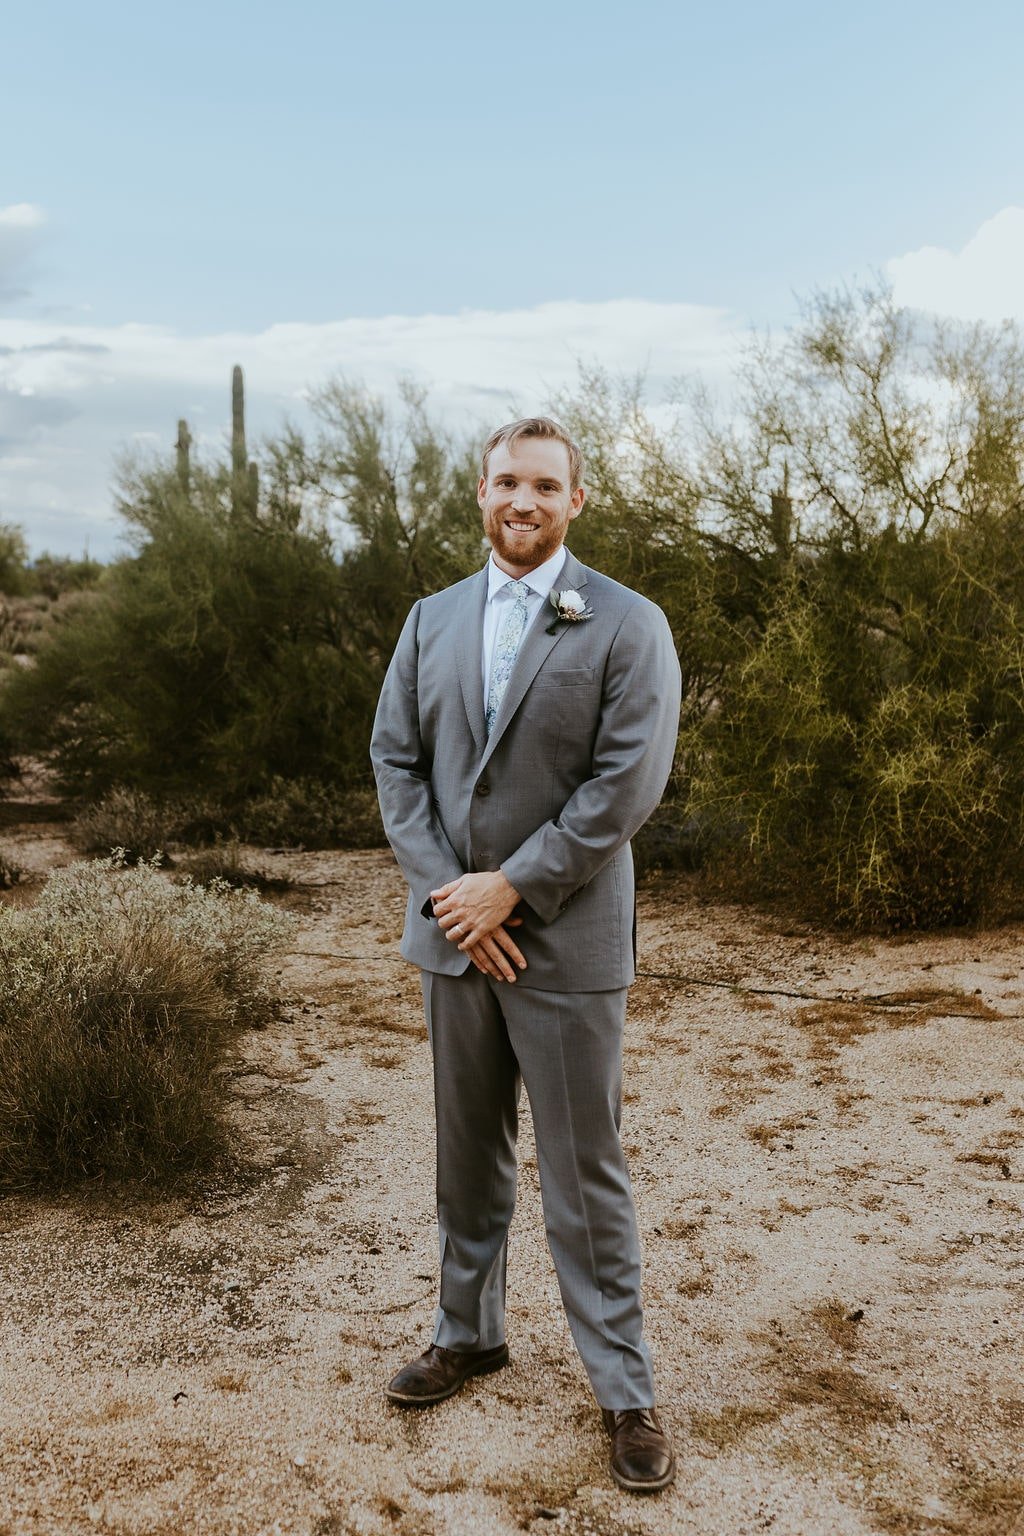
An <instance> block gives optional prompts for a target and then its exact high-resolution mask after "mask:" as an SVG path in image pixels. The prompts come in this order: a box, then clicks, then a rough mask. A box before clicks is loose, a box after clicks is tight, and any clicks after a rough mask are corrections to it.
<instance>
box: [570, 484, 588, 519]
mask: <svg viewBox="0 0 1024 1536" xmlns="http://www.w3.org/2000/svg"><path fill="white" fill-rule="evenodd" d="M586 499H587V493H586V490H585V488H584V487H583V486H582V485H578V486H577V487H576V489H575V490H574V491H573V493H572V495H571V496H570V497H569V509H570V510H569V516H570V517H579V515H580V513H581V512H582V511H583V503H584V502H585V501H586Z"/></svg>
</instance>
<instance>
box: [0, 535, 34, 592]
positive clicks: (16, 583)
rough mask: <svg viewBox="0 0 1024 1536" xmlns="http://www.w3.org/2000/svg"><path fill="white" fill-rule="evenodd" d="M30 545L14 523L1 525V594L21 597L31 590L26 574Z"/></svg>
mask: <svg viewBox="0 0 1024 1536" xmlns="http://www.w3.org/2000/svg"><path fill="white" fill-rule="evenodd" d="M27 561H28V545H27V544H26V543H25V535H24V534H23V533H22V531H21V529H20V528H18V527H16V526H15V525H14V524H13V523H0V593H3V594H4V596H5V597H20V596H21V594H22V593H24V592H27V591H28V590H29V582H28V578H27V576H26V572H25V566H26V564H27Z"/></svg>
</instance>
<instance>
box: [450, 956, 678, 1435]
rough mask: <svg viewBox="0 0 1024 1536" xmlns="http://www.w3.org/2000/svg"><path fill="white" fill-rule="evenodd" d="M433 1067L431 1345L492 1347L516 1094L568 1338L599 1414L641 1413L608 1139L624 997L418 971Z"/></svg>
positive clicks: (624, 1236)
mask: <svg viewBox="0 0 1024 1536" xmlns="http://www.w3.org/2000/svg"><path fill="white" fill-rule="evenodd" d="M422 978H423V998H424V1006H425V1011H426V1019H427V1031H428V1034H429V1037H430V1046H431V1052H432V1055H433V1063H434V1108H435V1113H436V1117H437V1219H438V1235H439V1241H440V1252H441V1287H440V1305H439V1307H438V1312H437V1326H436V1329H435V1334H434V1342H435V1343H436V1344H441V1345H444V1346H445V1347H446V1348H449V1349H455V1350H475V1349H492V1348H494V1347H495V1346H497V1345H499V1344H501V1343H503V1342H504V1339H505V1268H506V1253H507V1241H508V1229H509V1223H510V1221H511V1219H512V1212H513V1209H514V1206H515V1198H516V1132H517V1128H518V1104H519V1096H520V1089H521V1085H522V1084H523V1083H525V1085H526V1091H527V1094H528V1096H529V1100H530V1108H531V1111H532V1113H533V1123H534V1129H535V1133H536V1139H537V1162H538V1167H539V1172H540V1186H541V1198H542V1202H543V1207H544V1226H545V1231H546V1233H547V1240H548V1246H549V1248H550V1250H551V1256H552V1258H553V1260H554V1263H555V1271H556V1274H557V1276H558V1285H559V1289H560V1291H561V1295H562V1302H563V1305H564V1307H565V1311H566V1315H567V1317H568V1322H569V1328H570V1330H571V1332H572V1336H573V1339H574V1340H575V1343H576V1347H577V1349H578V1350H579V1352H580V1357H581V1359H582V1361H583V1364H584V1366H585V1368H586V1371H587V1375H588V1376H589V1377H590V1382H591V1385H592V1386H593V1389H594V1394H595V1396H596V1398H597V1401H598V1403H599V1404H600V1405H601V1407H602V1408H611V1409H622V1408H645V1407H650V1406H652V1405H653V1403H654V1401H655V1398H654V1381H653V1375H652V1369H651V1358H650V1355H649V1353H648V1350H647V1345H646V1344H645V1342H644V1339H643V1311H642V1306H641V1299H640V1243H639V1237H638V1234H637V1225H636V1213H635V1211H634V1207H633V1196H632V1191H631V1188H630V1182H629V1173H628V1170H627V1167H626V1160H625V1156H624V1154H623V1150H622V1143H621V1140H620V1137H619V1122H620V1115H621V1105H622V1034H623V1027H624V1024H625V1015H626V989H625V988H620V989H617V990H615V991H611V992H577V993H564V992H547V991H539V990H537V989H531V988H529V987H524V986H523V985H522V983H521V982H520V981H516V982H514V983H510V982H497V981H494V980H493V979H492V978H491V977H489V976H484V975H483V974H482V973H481V972H479V971H478V970H477V969H476V968H475V967H471V968H470V969H469V970H468V971H466V972H465V973H464V974H463V975H461V976H444V975H440V974H438V973H437V972H434V971H423V972H422Z"/></svg>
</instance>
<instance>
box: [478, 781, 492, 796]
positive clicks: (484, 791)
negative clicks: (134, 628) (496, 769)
mask: <svg viewBox="0 0 1024 1536" xmlns="http://www.w3.org/2000/svg"><path fill="white" fill-rule="evenodd" d="M476 792H477V794H478V795H489V794H490V792H491V786H490V785H489V784H488V782H487V780H486V779H481V780H480V783H479V784H478V785H477V787H476Z"/></svg>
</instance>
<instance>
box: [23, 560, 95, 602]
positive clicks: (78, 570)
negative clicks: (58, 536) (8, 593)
mask: <svg viewBox="0 0 1024 1536" xmlns="http://www.w3.org/2000/svg"><path fill="white" fill-rule="evenodd" d="M103 571H104V567H103V565H102V564H101V562H100V561H99V560H92V559H90V558H89V556H88V555H83V556H82V558H81V559H79V560H76V559H75V558H74V557H73V556H71V555H51V554H49V553H48V552H46V551H44V553H43V554H41V555H37V556H36V558H35V559H34V560H33V561H32V562H31V563H30V564H29V565H28V567H27V568H26V571H25V582H26V586H25V588H24V589H23V590H27V591H30V592H38V593H40V594H41V595H42V596H43V597H45V598H48V599H49V600H50V601H51V602H56V601H57V600H58V599H59V598H61V597H63V596H64V595H65V594H66V593H68V592H83V591H85V589H86V588H87V587H94V586H95V585H96V584H97V582H98V581H99V580H100V578H101V577H102V575H103Z"/></svg>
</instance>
